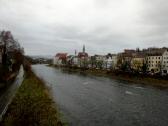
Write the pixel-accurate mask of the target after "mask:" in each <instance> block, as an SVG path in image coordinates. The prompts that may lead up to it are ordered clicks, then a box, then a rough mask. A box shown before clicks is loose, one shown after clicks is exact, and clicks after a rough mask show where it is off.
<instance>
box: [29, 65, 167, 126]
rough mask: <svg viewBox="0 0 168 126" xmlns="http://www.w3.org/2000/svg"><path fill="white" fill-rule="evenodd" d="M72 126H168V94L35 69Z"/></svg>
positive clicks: (65, 73)
mask: <svg viewBox="0 0 168 126" xmlns="http://www.w3.org/2000/svg"><path fill="white" fill-rule="evenodd" d="M32 68H33V70H34V71H35V73H36V74H37V75H38V76H39V77H40V78H42V79H43V80H44V81H45V82H46V85H47V86H49V87H50V89H51V92H52V96H53V99H54V101H55V102H56V104H57V105H58V108H59V110H60V112H61V113H63V116H64V118H65V120H66V121H67V122H68V123H69V125H70V126H168V91H167V90H160V89H157V88H154V87H150V86H143V85H141V84H131V83H129V82H126V81H120V80H113V79H110V78H106V77H96V76H91V75H83V74H78V73H70V72H64V71H62V70H60V69H56V68H52V67H47V66H45V65H34V66H32Z"/></svg>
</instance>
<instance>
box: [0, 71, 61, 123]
mask: <svg viewBox="0 0 168 126" xmlns="http://www.w3.org/2000/svg"><path fill="white" fill-rule="evenodd" d="M1 125H2V126H62V125H63V124H62V123H61V121H60V119H59V113H58V111H57V110H56V107H55V104H54V102H53V100H52V99H51V98H50V95H49V90H48V88H47V87H46V86H45V84H44V83H43V81H42V80H40V79H39V78H38V77H37V76H36V75H35V74H34V73H33V72H31V71H30V72H27V73H26V77H25V79H24V81H23V83H22V85H21V86H20V88H19V90H18V92H17V93H16V95H15V97H14V99H13V101H12V103H11V105H10V106H9V108H8V111H7V113H6V114H5V116H4V120H3V121H2V124H1Z"/></svg>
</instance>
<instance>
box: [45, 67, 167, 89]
mask: <svg viewBox="0 0 168 126" xmlns="http://www.w3.org/2000/svg"><path fill="white" fill-rule="evenodd" d="M48 66H50V67H55V66H52V65H48ZM57 68H58V67H57ZM59 68H61V69H62V70H64V71H69V72H78V73H83V74H90V75H96V76H103V77H109V78H112V79H116V80H123V81H128V82H130V84H133V83H138V84H143V85H149V86H154V87H157V88H160V89H167V88H168V80H164V79H157V78H154V77H149V76H140V75H133V74H132V75H131V74H128V73H121V72H112V71H108V70H100V69H85V70H84V69H80V68H69V67H59Z"/></svg>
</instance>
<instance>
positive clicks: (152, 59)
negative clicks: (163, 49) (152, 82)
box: [147, 53, 162, 73]
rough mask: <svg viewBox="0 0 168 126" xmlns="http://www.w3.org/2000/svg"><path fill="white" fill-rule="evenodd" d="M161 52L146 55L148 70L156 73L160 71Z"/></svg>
mask: <svg viewBox="0 0 168 126" xmlns="http://www.w3.org/2000/svg"><path fill="white" fill-rule="evenodd" d="M161 64H162V54H161V53H160V54H159V53H158V54H149V55H148V56H147V66H148V71H150V72H152V73H158V72H160V71H161Z"/></svg>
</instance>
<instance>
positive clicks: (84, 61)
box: [78, 45, 89, 67]
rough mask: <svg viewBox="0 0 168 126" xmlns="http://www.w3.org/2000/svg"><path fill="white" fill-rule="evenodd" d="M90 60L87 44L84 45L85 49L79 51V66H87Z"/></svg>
mask: <svg viewBox="0 0 168 126" xmlns="http://www.w3.org/2000/svg"><path fill="white" fill-rule="evenodd" d="M88 60H89V55H88V53H86V52H85V45H83V51H82V52H79V53H78V67H87V65H88Z"/></svg>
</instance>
